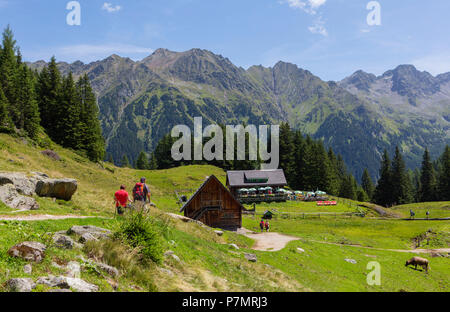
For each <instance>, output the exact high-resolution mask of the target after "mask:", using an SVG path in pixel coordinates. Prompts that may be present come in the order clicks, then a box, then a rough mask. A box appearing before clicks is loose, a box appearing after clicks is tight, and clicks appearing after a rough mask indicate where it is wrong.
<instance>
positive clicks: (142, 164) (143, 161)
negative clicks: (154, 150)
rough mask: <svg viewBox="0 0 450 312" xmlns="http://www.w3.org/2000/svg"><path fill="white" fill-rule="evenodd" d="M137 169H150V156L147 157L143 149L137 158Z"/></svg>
mask: <svg viewBox="0 0 450 312" xmlns="http://www.w3.org/2000/svg"><path fill="white" fill-rule="evenodd" d="M136 169H139V170H146V169H148V158H147V154H145V152H144V151H142V152H141V153H140V154H139V157H138V159H137V160H136Z"/></svg>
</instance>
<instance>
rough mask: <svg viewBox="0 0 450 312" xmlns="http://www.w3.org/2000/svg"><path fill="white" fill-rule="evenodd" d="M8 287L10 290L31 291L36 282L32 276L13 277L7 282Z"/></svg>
mask: <svg viewBox="0 0 450 312" xmlns="http://www.w3.org/2000/svg"><path fill="white" fill-rule="evenodd" d="M6 287H7V289H8V290H9V291H10V292H31V291H32V290H33V289H34V288H35V287H36V284H35V283H34V282H33V280H32V279H31V278H12V279H10V280H9V281H7V282H6Z"/></svg>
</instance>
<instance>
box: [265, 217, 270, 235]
mask: <svg viewBox="0 0 450 312" xmlns="http://www.w3.org/2000/svg"><path fill="white" fill-rule="evenodd" d="M264 227H265V228H266V232H269V228H270V226H269V221H267V220H266V223H265V224H264Z"/></svg>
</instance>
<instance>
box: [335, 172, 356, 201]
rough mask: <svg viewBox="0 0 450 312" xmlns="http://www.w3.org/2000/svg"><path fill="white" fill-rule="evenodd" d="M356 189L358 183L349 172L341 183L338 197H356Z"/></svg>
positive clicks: (354, 198)
mask: <svg viewBox="0 0 450 312" xmlns="http://www.w3.org/2000/svg"><path fill="white" fill-rule="evenodd" d="M357 189H358V185H357V183H356V180H355V178H354V177H353V175H351V174H347V175H346V177H345V179H344V181H343V183H342V184H341V190H340V192H339V197H343V198H348V199H353V200H356V199H357V196H358V194H357Z"/></svg>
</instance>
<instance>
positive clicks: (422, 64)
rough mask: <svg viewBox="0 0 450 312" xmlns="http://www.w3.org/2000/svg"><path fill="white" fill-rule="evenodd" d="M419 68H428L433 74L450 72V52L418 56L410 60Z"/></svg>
mask: <svg viewBox="0 0 450 312" xmlns="http://www.w3.org/2000/svg"><path fill="white" fill-rule="evenodd" d="M410 63H411V64H413V65H414V66H416V67H417V68H418V69H419V70H426V71H427V72H429V73H431V74H432V75H439V74H442V73H446V72H450V53H437V54H431V55H427V56H424V57H420V58H417V59H415V60H413V61H411V62H410Z"/></svg>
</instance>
